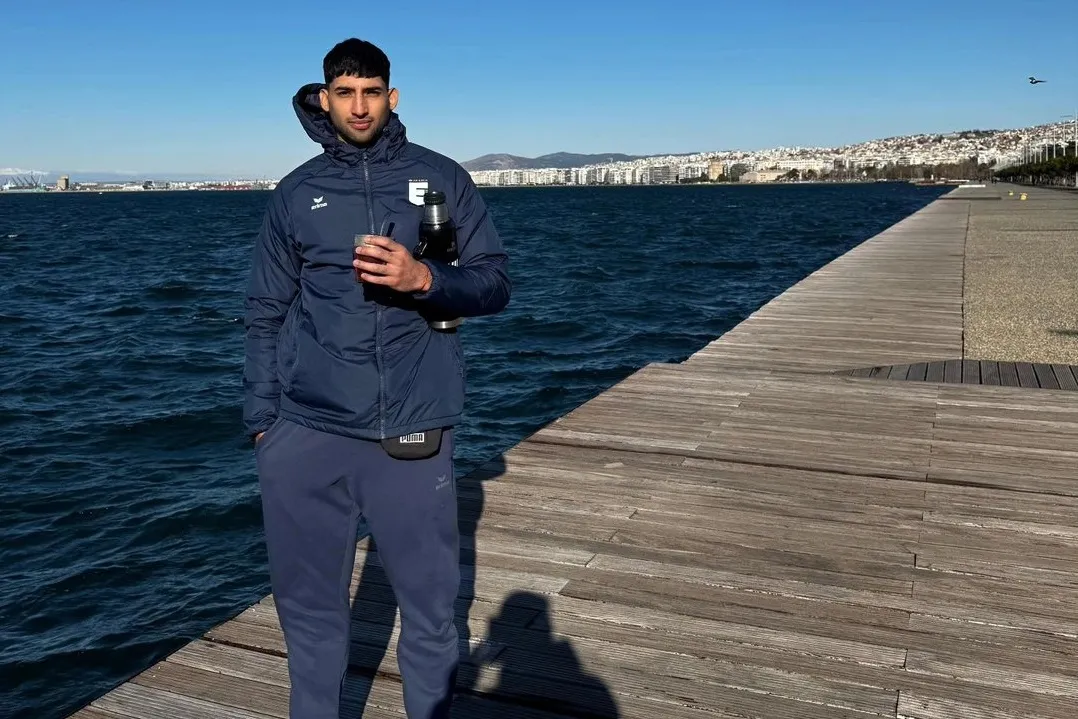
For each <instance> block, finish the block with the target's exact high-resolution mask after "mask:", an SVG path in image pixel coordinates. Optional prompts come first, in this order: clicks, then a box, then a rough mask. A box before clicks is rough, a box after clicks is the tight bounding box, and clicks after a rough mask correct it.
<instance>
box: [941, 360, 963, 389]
mask: <svg viewBox="0 0 1078 719" xmlns="http://www.w3.org/2000/svg"><path fill="white" fill-rule="evenodd" d="M943 381H944V382H947V383H948V384H953V383H958V382H961V381H962V360H960V359H950V360H947V361H946V362H944V363H943Z"/></svg>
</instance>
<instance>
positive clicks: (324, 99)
mask: <svg viewBox="0 0 1078 719" xmlns="http://www.w3.org/2000/svg"><path fill="white" fill-rule="evenodd" d="M318 104H320V105H321V106H322V112H329V90H328V89H326V88H324V87H323V88H322V89H321V90H319V91H318Z"/></svg>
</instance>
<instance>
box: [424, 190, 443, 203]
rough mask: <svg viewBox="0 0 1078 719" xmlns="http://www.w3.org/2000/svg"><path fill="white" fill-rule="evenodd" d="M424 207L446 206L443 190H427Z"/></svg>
mask: <svg viewBox="0 0 1078 719" xmlns="http://www.w3.org/2000/svg"><path fill="white" fill-rule="evenodd" d="M423 204H424V205H443V204H445V193H444V192H442V191H441V190H427V191H426V192H424V193H423Z"/></svg>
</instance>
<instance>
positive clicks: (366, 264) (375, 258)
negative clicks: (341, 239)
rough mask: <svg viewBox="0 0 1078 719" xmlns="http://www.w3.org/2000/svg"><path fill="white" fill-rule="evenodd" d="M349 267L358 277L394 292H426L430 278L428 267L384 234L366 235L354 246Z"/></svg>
mask: <svg viewBox="0 0 1078 719" xmlns="http://www.w3.org/2000/svg"><path fill="white" fill-rule="evenodd" d="M355 252H356V256H355V259H354V260H352V266H353V267H355V268H356V269H357V270H359V272H360V274H359V279H361V280H363V281H364V282H370V283H371V284H375V285H385V286H386V287H389V288H390V289H394V290H397V291H398V292H426V291H427V290H429V289H430V283H431V281H432V280H433V278H432V277H431V274H430V269H428V268H427V266H426V265H424V264H423V263H422V262H420V261H419V260H417V259H415V258H414V257H412V254H411V253H410V252H409V251H408V250H407V249H405V247H404V246H403V245H401V244H399V243H397V242H395V241H393V240H392V239H390V238H388V237H382V236H380V235H367V238H366V242H365V243H364V244H362V245H360V246H359V247H357V248H356V249H355Z"/></svg>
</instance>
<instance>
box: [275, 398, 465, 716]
mask: <svg viewBox="0 0 1078 719" xmlns="http://www.w3.org/2000/svg"><path fill="white" fill-rule="evenodd" d="M255 454H256V458H257V463H258V478H259V486H260V488H261V492H262V510H263V517H264V522H265V532H266V546H267V549H268V552H269V570H270V583H271V587H272V591H273V596H274V601H275V602H276V605H277V614H278V617H279V619H280V622H281V627H282V629H283V630H284V638H285V644H286V645H287V648H288V674H289V678H290V680H291V694H290V709H289V712H290V713H289V717H290V719H338V712H339V705H340V690H341V686H342V683H343V681H344V675H345V669H346V667H347V665H348V646H349V617H350V601H349V599H350V598H349V596H348V585H349V582H350V579H351V577H352V567H353V563H354V561H355V553H356V525H357V522H358V520H359V517H360V514H361V513H362V515H363V518H364V519H365V520H366V523H367V525H368V527H369V529H370V531H371V534H372V535H373V536H374V539H375V542H376V543H377V546H378V556H379V559H380V560H381V562H382V565H383V567H384V569H385V573H386V577H387V578H388V579H389V582H390V584H391V585H392V587H393V592H394V594H395V595H396V598H397V604H398V606H399V607H400V614H401V632H400V640H399V642H398V644H397V657H398V664H399V667H400V672H401V678H402V680H403V684H404V706H405V709H406V711H407V713H408V717H409V718H410V719H428V718H430V717H443V716H448V714H449V702H450V698H451V696H452V691H453V686H454V684H455V679H456V669H457V662H458V649H457V630H456V627H455V626H454V624H453V603H454V600H455V599H456V596H457V590H458V587H459V584H460V569H459V564H458V562H459V543H460V540H459V534H458V529H457V496H456V483H455V481H454V477H453V433H452V431H449V430H447V431H445V432H444V433H443V435H442V447H441V450H440V452H439V453H438V454H437V455H435V456H434V457H432V458H430V459H421V460H399V459H393V458H392V457H390V456H389V455H388V454H386V453H385V450H383V449H382V447H381V445H380V444H379V443H378V442H371V441H365V440H358V439H352V438H349V437H343V436H340V435H335V434H328V433H325V432H319V431H316V430H312V429H308V428H306V427H303V426H301V425H298V424H295V423H293V422H289V421H287V420H281V419H279V420H277V422H276V424H274V425H273V427H271V428H270V430H269V431H268V432H266V434H265V435H264V436H263V437H262V439H261V440H259V442H258V444H257V445H256V448H255Z"/></svg>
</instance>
